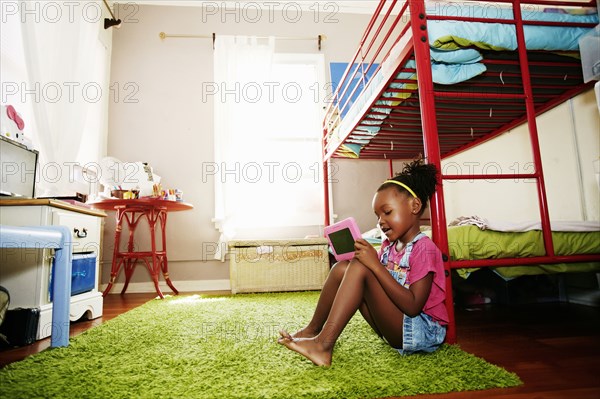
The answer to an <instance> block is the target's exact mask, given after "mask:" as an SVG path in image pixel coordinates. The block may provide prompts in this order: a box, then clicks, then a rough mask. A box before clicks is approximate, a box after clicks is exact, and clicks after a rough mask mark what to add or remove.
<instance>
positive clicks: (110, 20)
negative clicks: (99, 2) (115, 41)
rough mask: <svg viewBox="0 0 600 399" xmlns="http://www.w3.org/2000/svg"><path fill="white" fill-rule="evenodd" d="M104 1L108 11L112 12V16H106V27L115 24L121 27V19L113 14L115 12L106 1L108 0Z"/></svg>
mask: <svg viewBox="0 0 600 399" xmlns="http://www.w3.org/2000/svg"><path fill="white" fill-rule="evenodd" d="M103 1H104V5H105V6H106V9H107V10H108V12H109V13H110V16H111V17H112V18H104V29H108V28H111V27H113V26H116V27H117V28H120V27H121V20H120V19H116V18H115V15H114V14H113V12H112V10H111V9H110V6H109V5H108V3H107V2H106V0H103Z"/></svg>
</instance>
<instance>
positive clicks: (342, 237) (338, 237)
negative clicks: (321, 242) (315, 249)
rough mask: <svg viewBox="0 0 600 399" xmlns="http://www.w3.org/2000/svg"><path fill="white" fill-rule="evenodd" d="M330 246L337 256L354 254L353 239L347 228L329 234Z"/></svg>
mask: <svg viewBox="0 0 600 399" xmlns="http://www.w3.org/2000/svg"><path fill="white" fill-rule="evenodd" d="M329 239H330V240H331V245H333V249H334V250H335V252H336V253H337V254H345V253H348V252H354V237H352V233H351V232H350V229H349V228H345V229H341V230H338V231H335V232H333V233H330V234H329Z"/></svg>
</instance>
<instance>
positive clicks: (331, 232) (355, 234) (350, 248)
mask: <svg viewBox="0 0 600 399" xmlns="http://www.w3.org/2000/svg"><path fill="white" fill-rule="evenodd" d="M324 233H325V237H327V240H328V241H329V246H330V247H331V250H332V251H333V256H334V257H335V259H336V260H338V261H340V260H350V259H352V258H354V241H355V240H357V239H358V238H361V234H360V230H359V228H358V225H357V224H356V221H355V220H354V218H352V217H349V218H347V219H344V220H342V221H340V222H337V223H335V224H332V225H331V226H327V227H325V229H324Z"/></svg>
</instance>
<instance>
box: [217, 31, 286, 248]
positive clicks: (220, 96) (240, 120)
mask: <svg viewBox="0 0 600 399" xmlns="http://www.w3.org/2000/svg"><path fill="white" fill-rule="evenodd" d="M274 49H275V39H274V38H272V37H271V38H269V39H268V40H259V39H258V38H256V37H247V36H225V35H218V36H217V37H216V38H215V53H214V77H215V84H216V91H217V96H216V97H215V99H214V101H215V110H214V114H215V137H214V138H215V144H214V146H215V165H214V168H215V170H217V171H218V172H217V174H216V175H215V179H214V181H215V219H214V222H215V224H216V227H217V228H218V229H219V231H220V233H221V238H220V244H221V245H219V250H220V249H222V248H223V244H224V243H225V242H227V241H228V240H230V239H231V238H233V237H234V236H235V232H236V225H235V220H234V213H235V212H236V208H235V202H236V199H235V198H236V187H235V184H236V183H239V181H240V179H239V178H238V177H237V176H235V174H236V172H235V169H234V168H235V167H236V165H239V161H240V160H239V158H237V153H238V151H235V150H234V149H235V148H237V147H238V144H239V143H237V142H236V136H237V134H236V132H239V131H243V130H244V129H245V128H246V127H245V126H244V125H245V123H247V118H248V117H249V116H250V115H248V107H247V105H248V103H247V102H246V99H245V98H242V91H243V89H242V88H243V87H246V88H249V87H251V86H253V85H255V84H258V83H259V82H265V81H268V80H269V76H270V71H271V63H272V60H273V54H274ZM248 134H251V132H248ZM224 168H231V170H232V171H233V172H232V173H231V174H223V173H221V172H222V171H223V169H224ZM222 177H225V178H222ZM216 258H221V259H223V258H224V252H223V253H222V252H221V251H218V253H217V254H216Z"/></svg>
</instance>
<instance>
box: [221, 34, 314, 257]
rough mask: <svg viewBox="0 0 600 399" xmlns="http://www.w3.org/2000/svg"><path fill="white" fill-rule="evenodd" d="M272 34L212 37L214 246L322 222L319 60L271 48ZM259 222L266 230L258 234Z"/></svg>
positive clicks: (274, 235) (271, 234)
mask: <svg viewBox="0 0 600 399" xmlns="http://www.w3.org/2000/svg"><path fill="white" fill-rule="evenodd" d="M274 42H275V40H274V38H269V39H257V38H252V37H239V36H238V37H232V36H217V38H216V41H215V57H214V74H215V85H216V87H213V88H212V91H213V92H215V93H216V95H215V98H214V103H215V163H214V165H213V167H212V169H211V172H212V173H213V174H214V175H213V176H212V177H213V179H214V182H215V223H216V227H217V228H218V229H219V231H220V232H221V239H220V241H221V243H220V244H221V245H219V248H220V249H225V245H224V243H225V242H226V241H228V240H230V239H232V238H234V237H236V234H237V233H238V232H243V234H244V235H245V238H248V236H247V235H248V234H250V235H252V236H253V237H252V238H277V236H276V234H277V231H279V232H281V231H282V230H281V228H292V229H294V228H297V227H300V226H302V227H303V228H305V229H306V228H307V226H316V225H320V224H321V223H322V219H323V213H322V212H323V211H322V194H321V193H322V191H321V190H322V185H323V184H322V180H321V178H320V176H319V171H320V164H319V158H320V141H319V137H320V127H319V126H320V124H319V120H318V117H319V115H320V112H321V111H320V107H321V105H320V103H319V101H315V97H316V96H315V94H316V91H315V90H316V88H317V86H318V85H317V83H318V82H317V80H318V79H317V76H319V77H320V76H321V75H319V73H318V72H319V70H321V69H323V62H322V59H321V58H320V57H318V56H315V54H303V55H302V54H294V55H293V56H292V55H289V54H278V53H275V51H274V47H275V45H274V44H275V43H274ZM317 60H318V61H319V62H317ZM317 100H318V99H317ZM260 229H264V230H263V231H264V234H265V235H267V234H268V235H269V237H258V236H260V233H259V231H260ZM249 232H250V233H249ZM222 255H223V254H222V253H219V254H217V258H219V257H220V258H222V257H223V256H222Z"/></svg>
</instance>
